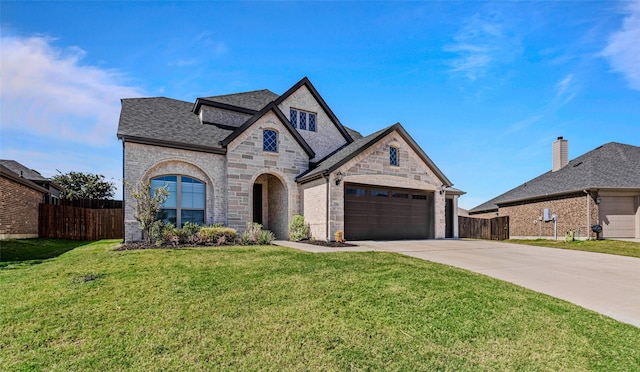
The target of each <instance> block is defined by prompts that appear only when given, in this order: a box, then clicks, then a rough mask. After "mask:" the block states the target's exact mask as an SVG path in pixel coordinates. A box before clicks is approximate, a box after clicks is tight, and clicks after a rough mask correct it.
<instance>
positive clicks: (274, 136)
mask: <svg viewBox="0 0 640 372" xmlns="http://www.w3.org/2000/svg"><path fill="white" fill-rule="evenodd" d="M262 150H264V151H267V152H278V132H276V131H275V130H273V129H265V130H263V131H262Z"/></svg>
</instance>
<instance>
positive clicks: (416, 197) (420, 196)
mask: <svg viewBox="0 0 640 372" xmlns="http://www.w3.org/2000/svg"><path fill="white" fill-rule="evenodd" d="M411 196H412V197H413V199H420V200H427V196H426V195H420V194H413V195H411Z"/></svg>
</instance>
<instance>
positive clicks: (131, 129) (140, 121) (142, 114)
mask: <svg viewBox="0 0 640 372" xmlns="http://www.w3.org/2000/svg"><path fill="white" fill-rule="evenodd" d="M192 108H193V103H191V102H185V101H179V100H175V99H170V98H165V97H152V98H128V99H123V100H122V111H121V112H120V124H119V125H118V138H126V139H129V140H132V139H146V140H153V141H156V142H165V143H172V144H176V145H178V144H182V145H187V146H188V145H195V146H198V147H204V148H210V149H219V150H222V147H221V146H220V145H219V144H218V143H219V142H220V141H222V140H223V139H225V138H226V137H227V136H228V135H230V134H231V133H232V132H233V131H232V130H229V129H222V128H219V127H217V126H215V125H209V124H202V123H200V119H199V118H198V115H196V114H194V113H193V112H192V111H191V109H192Z"/></svg>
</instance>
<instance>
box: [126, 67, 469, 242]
mask: <svg viewBox="0 0 640 372" xmlns="http://www.w3.org/2000/svg"><path fill="white" fill-rule="evenodd" d="M118 138H119V139H121V140H122V143H123V151H124V180H125V182H126V183H129V184H136V183H138V182H140V181H142V182H151V184H152V186H153V187H159V186H164V185H168V186H169V192H170V196H169V198H168V200H167V201H166V202H165V203H164V213H165V215H166V216H167V218H168V219H169V220H170V221H172V222H174V223H175V224H176V225H177V226H181V225H183V224H184V223H185V222H187V221H191V222H196V223H199V224H211V223H215V222H222V223H224V224H225V225H227V226H230V227H233V228H236V229H239V230H243V229H244V228H245V226H246V223H247V222H251V221H255V222H259V223H261V224H262V225H263V226H264V227H265V228H266V229H269V230H271V231H273V232H274V233H275V234H276V236H277V237H278V238H279V239H287V238H288V224H289V221H290V220H291V218H292V217H293V216H294V215H296V214H301V215H303V216H304V218H305V222H306V223H308V224H309V225H310V227H311V234H312V235H313V237H314V238H315V239H321V240H332V239H333V237H334V234H335V233H336V231H338V230H342V231H344V234H345V238H346V239H348V240H362V239H429V238H445V237H457V213H456V211H457V209H458V208H457V199H458V197H459V196H460V195H462V194H463V192H461V191H460V190H456V189H454V188H452V187H451V186H452V183H451V181H449V179H448V178H447V177H446V176H445V175H444V174H443V173H442V171H441V170H440V169H439V168H438V167H437V166H436V165H435V164H434V163H433V161H431V159H430V158H429V157H428V156H427V154H426V153H425V152H424V151H423V150H422V149H421V148H420V146H419V145H418V144H417V143H416V142H415V141H414V140H413V138H411V136H410V135H409V133H407V131H406V130H405V129H404V128H403V127H402V125H400V124H394V125H391V126H389V127H387V128H384V129H381V130H379V131H377V132H375V133H372V134H370V135H368V136H365V137H363V136H362V135H361V134H360V133H358V132H357V131H355V130H353V129H350V128H347V127H345V126H344V125H342V123H341V122H340V120H338V118H337V117H336V115H335V114H334V113H333V111H332V110H331V109H330V108H329V106H328V105H327V104H326V102H325V101H324V99H323V98H322V97H321V96H320V94H319V93H318V92H317V91H316V89H315V88H314V86H313V85H312V84H311V82H310V81H309V79H307V78H306V77H305V78H303V79H302V80H300V81H299V82H298V83H297V84H295V85H294V86H292V87H291V88H290V89H289V90H287V91H286V92H285V93H283V94H282V95H278V94H276V93H273V92H271V91H269V90H258V91H251V92H245V93H237V94H229V95H221V96H213V97H203V98H198V99H196V101H195V102H185V101H179V100H174V99H169V98H164V97H153V98H133V99H123V100H122V111H121V114H120V123H119V127H118ZM124 199H125V240H126V241H135V240H140V239H142V235H141V232H140V228H139V226H138V223H137V222H136V220H135V219H134V217H133V216H134V209H133V207H134V204H135V203H134V200H133V199H132V197H131V192H130V191H129V190H126V189H125V193H124Z"/></svg>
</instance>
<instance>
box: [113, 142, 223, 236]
mask: <svg viewBox="0 0 640 372" xmlns="http://www.w3.org/2000/svg"><path fill="white" fill-rule="evenodd" d="M163 175H184V176H189V177H193V178H196V179H198V180H199V181H201V182H203V183H204V184H205V188H206V189H205V223H207V224H211V223H215V222H223V223H226V222H227V184H226V180H227V175H226V160H225V157H224V155H217V154H210V153H206V152H198V151H191V150H182V149H174V148H167V147H159V146H151V145H143V144H138V143H132V142H125V144H124V182H125V184H126V185H130V186H135V185H137V184H138V183H139V182H143V183H146V182H149V181H150V180H151V179H152V178H154V177H158V176H163ZM124 201H125V203H124V207H125V210H124V215H125V221H124V225H125V240H126V241H137V240H142V232H141V230H140V227H139V225H138V221H136V220H135V218H134V217H133V215H134V212H135V211H134V206H135V200H134V199H133V197H132V196H131V191H130V190H129V189H128V187H125V190H124Z"/></svg>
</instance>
